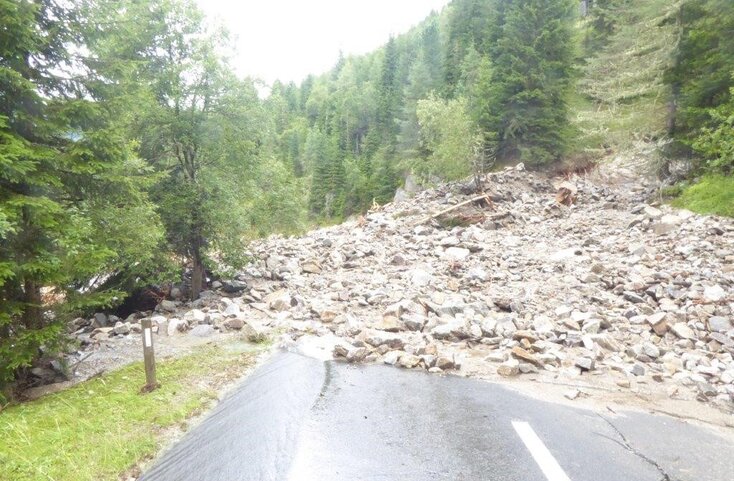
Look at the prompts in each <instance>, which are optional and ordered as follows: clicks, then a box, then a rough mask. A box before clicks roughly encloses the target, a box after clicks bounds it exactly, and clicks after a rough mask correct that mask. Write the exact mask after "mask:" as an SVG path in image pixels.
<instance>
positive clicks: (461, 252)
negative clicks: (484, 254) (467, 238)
mask: <svg viewBox="0 0 734 481" xmlns="http://www.w3.org/2000/svg"><path fill="white" fill-rule="evenodd" d="M469 254H471V252H470V251H469V249H464V248H463V247H449V248H448V249H446V251H445V252H444V254H443V258H444V259H446V260H448V261H450V262H452V261H453V262H461V261H463V260H465V259H466V258H467V257H469Z"/></svg>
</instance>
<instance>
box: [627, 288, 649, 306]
mask: <svg viewBox="0 0 734 481" xmlns="http://www.w3.org/2000/svg"><path fill="white" fill-rule="evenodd" d="M624 298H625V299H626V300H628V301H630V302H632V303H635V304H642V303H644V302H646V301H645V298H644V297H642V296H640V295H638V294H636V293H634V292H631V291H625V293H624Z"/></svg>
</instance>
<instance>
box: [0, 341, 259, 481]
mask: <svg viewBox="0 0 734 481" xmlns="http://www.w3.org/2000/svg"><path fill="white" fill-rule="evenodd" d="M252 362H253V357H252V355H251V354H250V355H247V354H242V353H239V352H235V351H228V350H226V349H222V348H217V347H205V348H202V349H200V350H199V351H197V352H196V353H195V354H192V355H189V356H186V357H182V358H178V359H172V360H165V361H162V362H159V363H158V366H157V377H158V381H159V382H160V383H161V388H160V389H158V390H156V391H154V392H152V393H149V394H140V393H139V391H140V387H141V386H142V385H143V384H144V381H145V375H144V371H143V367H142V364H141V363H137V364H133V365H130V366H127V367H124V368H122V369H119V370H117V371H114V372H111V373H109V374H107V375H105V376H102V377H99V378H96V379H92V380H89V381H86V382H84V383H81V384H78V385H76V386H74V387H72V388H70V389H68V390H66V391H62V392H59V393H56V394H51V395H48V396H45V397H42V398H40V399H38V400H36V401H32V402H28V403H23V404H18V405H12V406H10V407H8V408H6V409H5V410H4V411H2V412H0V440H2V441H1V442H0V480H2V481H11V480H12V481H25V480H34V481H35V480H39V481H40V480H58V481H61V480H69V481H72V480H73V481H86V480H89V481H104V480H117V479H118V476H119V475H120V474H121V473H123V472H125V471H127V470H128V469H130V468H131V467H133V466H135V465H136V464H137V463H139V462H140V461H143V460H145V459H150V457H152V456H153V455H154V454H155V453H156V452H157V451H158V450H159V449H160V448H161V446H162V444H163V441H164V440H163V438H164V430H165V429H166V428H170V427H172V426H175V425H176V424H179V423H182V422H184V421H185V420H186V419H188V418H190V417H191V416H192V415H194V414H196V413H198V412H200V411H201V410H203V409H204V408H205V407H206V406H208V405H210V404H211V403H212V402H213V400H215V399H216V390H215V386H217V385H219V384H221V383H222V382H225V381H227V380H230V379H232V378H234V377H236V376H238V375H240V374H242V373H243V372H244V370H245V369H246V368H247V367H248V366H249V365H251V364H252Z"/></svg>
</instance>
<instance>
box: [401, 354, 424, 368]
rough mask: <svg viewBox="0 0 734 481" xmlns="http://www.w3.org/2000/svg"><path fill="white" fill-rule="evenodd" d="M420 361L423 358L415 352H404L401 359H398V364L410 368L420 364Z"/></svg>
mask: <svg viewBox="0 0 734 481" xmlns="http://www.w3.org/2000/svg"><path fill="white" fill-rule="evenodd" d="M420 362H421V358H420V357H418V356H415V355H413V354H403V355H402V356H400V361H398V364H399V365H400V366H401V367H404V368H408V369H410V368H414V367H416V366H417V365H418V364H420Z"/></svg>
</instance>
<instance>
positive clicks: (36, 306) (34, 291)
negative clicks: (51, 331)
mask: <svg viewBox="0 0 734 481" xmlns="http://www.w3.org/2000/svg"><path fill="white" fill-rule="evenodd" d="M23 302H24V304H25V306H24V307H23V324H24V325H25V326H26V328H28V329H40V328H42V327H43V299H42V298H41V286H40V285H38V284H36V283H35V282H33V281H31V280H26V281H25V283H24V284H23Z"/></svg>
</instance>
